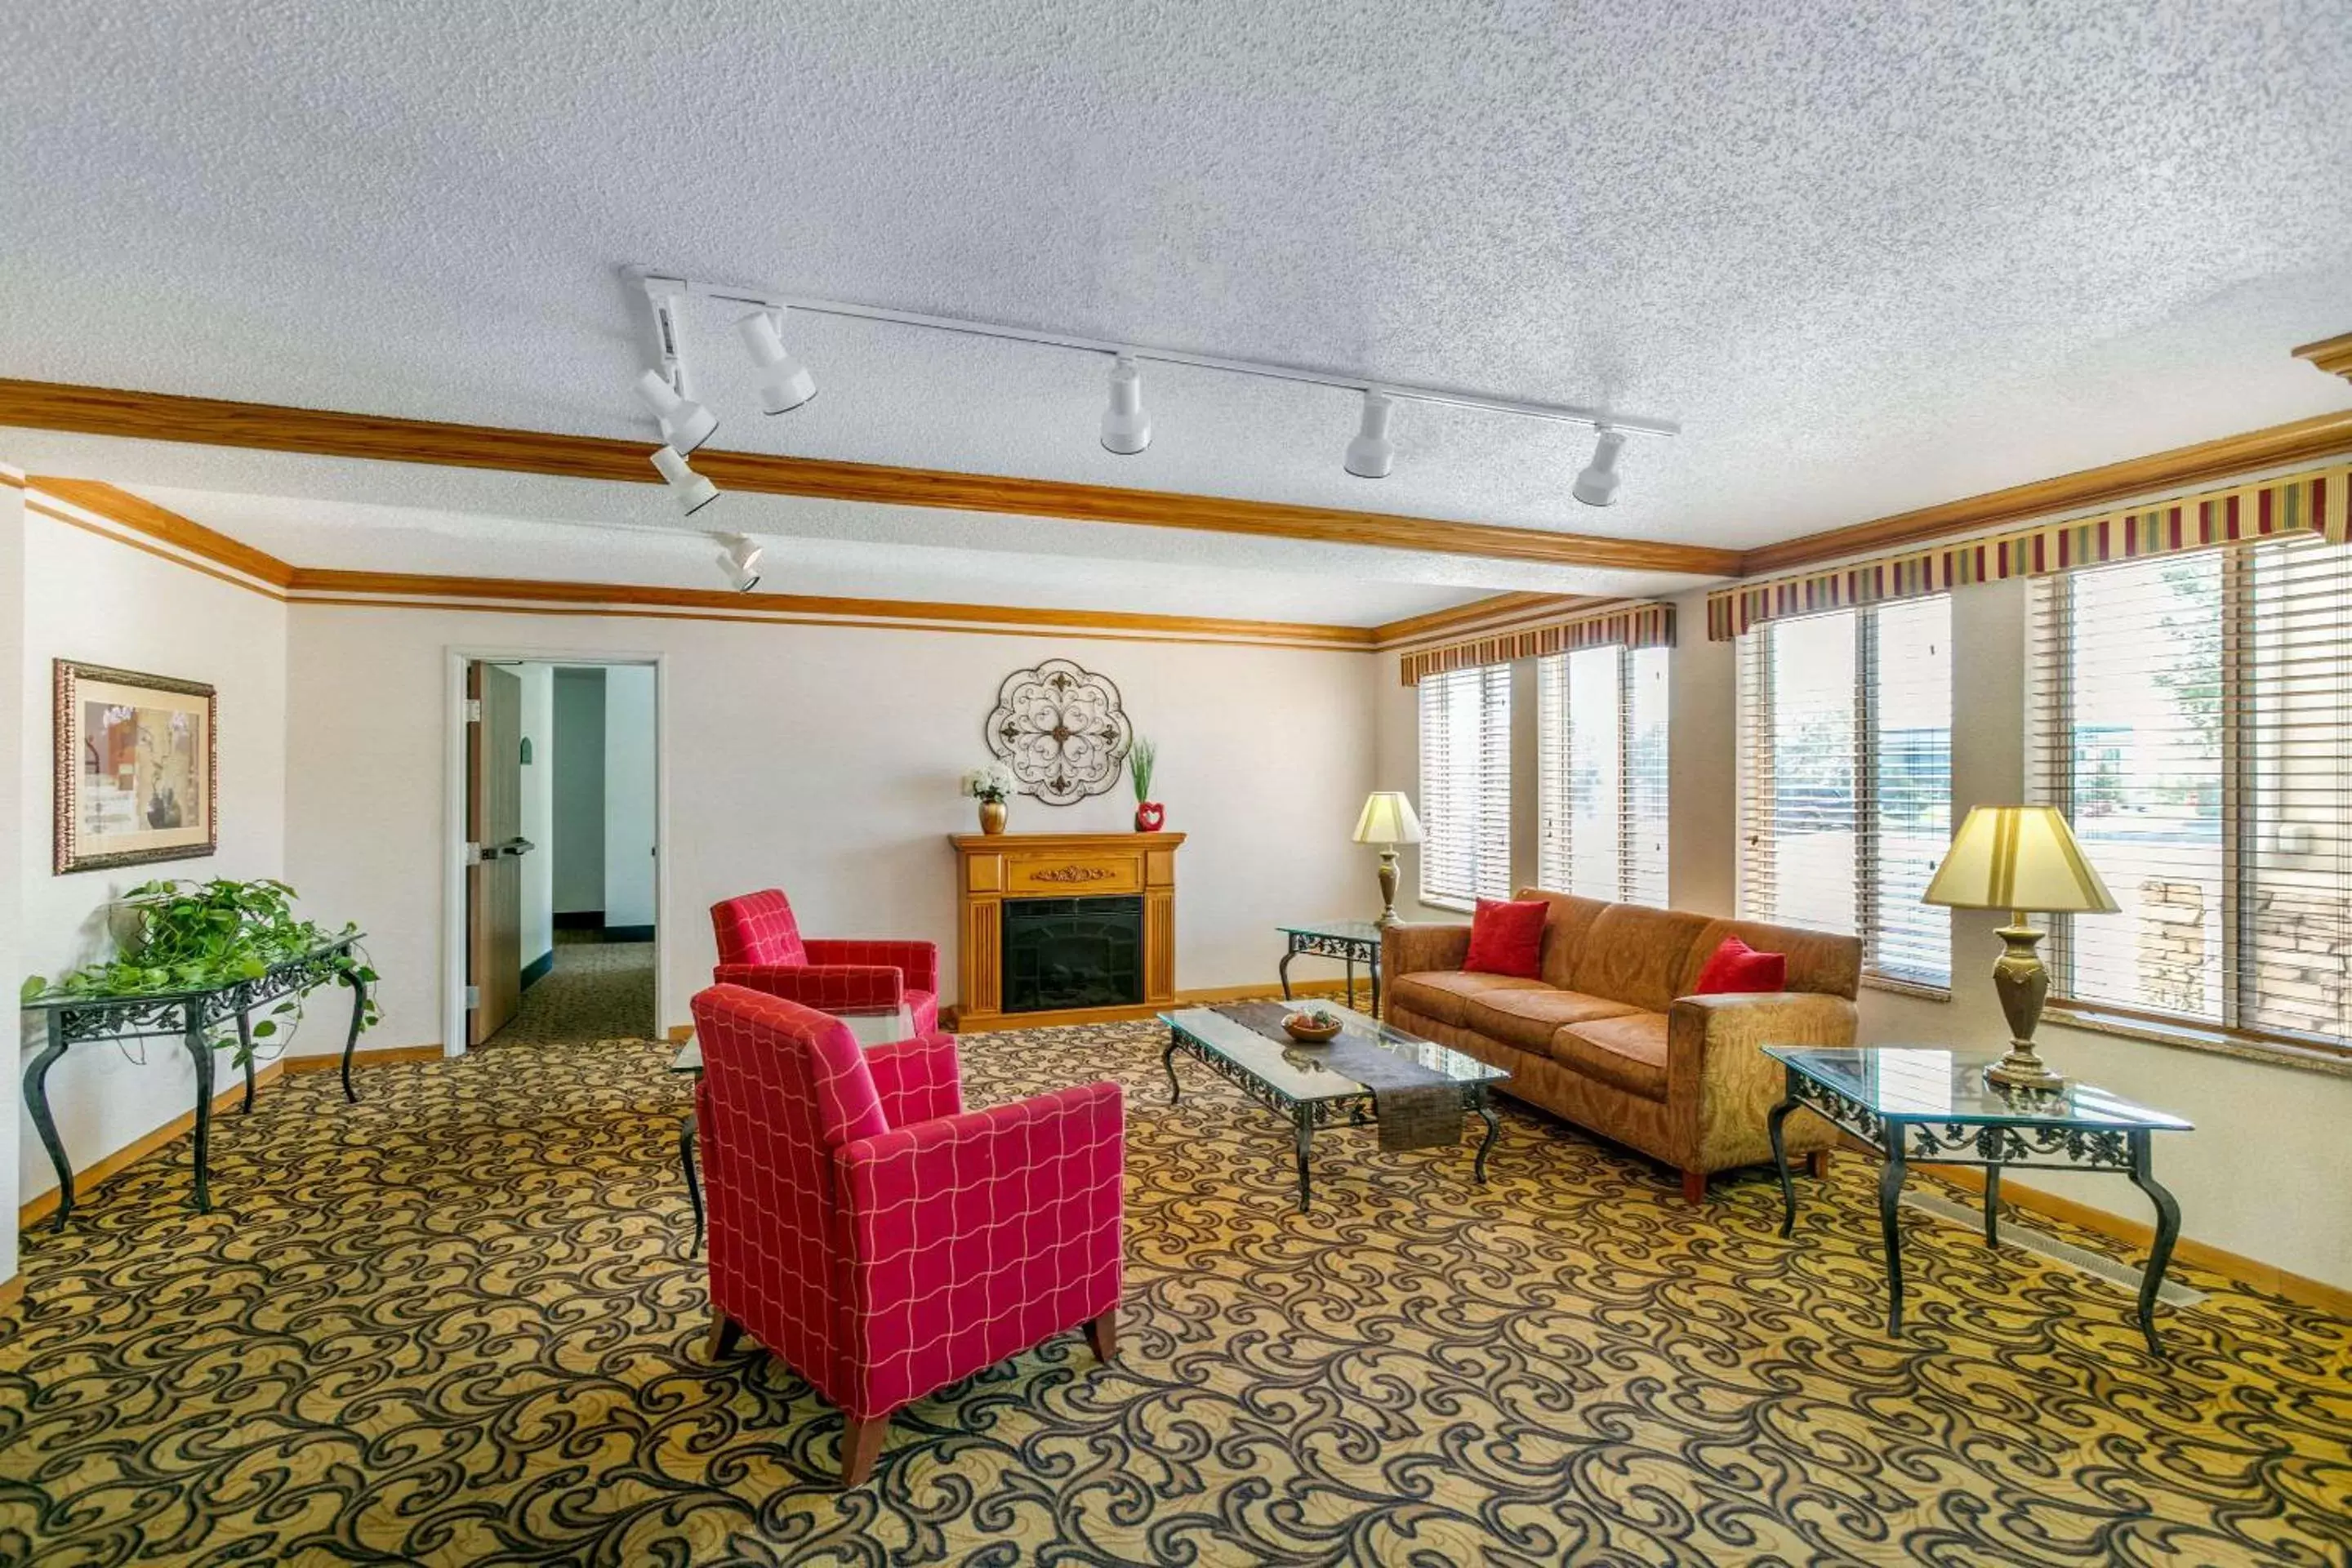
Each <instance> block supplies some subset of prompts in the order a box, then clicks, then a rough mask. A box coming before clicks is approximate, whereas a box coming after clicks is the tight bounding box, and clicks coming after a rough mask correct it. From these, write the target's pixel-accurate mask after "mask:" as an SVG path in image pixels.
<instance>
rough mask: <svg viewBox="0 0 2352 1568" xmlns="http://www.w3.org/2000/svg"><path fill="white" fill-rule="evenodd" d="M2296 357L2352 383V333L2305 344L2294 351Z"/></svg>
mask: <svg viewBox="0 0 2352 1568" xmlns="http://www.w3.org/2000/svg"><path fill="white" fill-rule="evenodd" d="M2294 357H2295V358H2297V359H2307V360H2309V361H2310V362H2311V363H2313V364H2315V365H2317V366H2318V367H2319V368H2320V369H2321V370H2324V371H2326V373H2327V374H2330V375H2340V376H2342V377H2343V378H2344V379H2345V380H2347V381H2352V332H2346V333H2344V334H2343V335H2342V336H2340V337H2333V338H2323V339H2321V340H2320V341H2319V342H2315V343H2305V344H2304V345H2303V346H2302V347H2301V348H2299V349H2297V350H2295V351H2294Z"/></svg>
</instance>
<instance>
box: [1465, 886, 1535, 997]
mask: <svg viewBox="0 0 2352 1568" xmlns="http://www.w3.org/2000/svg"><path fill="white" fill-rule="evenodd" d="M1550 912H1551V905H1550V904H1549V902H1548V901H1546V900H1542V899H1528V900H1509V901H1505V900H1501V899H1481V900H1478V910H1477V912H1476V913H1475V914H1474V915H1472V916H1471V917H1470V956H1469V957H1467V958H1465V959H1464V960H1463V961H1462V967H1463V968H1465V969H1467V970H1475V971H1476V972H1477V973H1481V974H1515V975H1517V976H1518V977H1519V978H1520V979H1522V980H1533V979H1536V978H1538V976H1539V975H1540V974H1541V973H1543V936H1544V917H1545V916H1546V915H1548V914H1549V913H1550Z"/></svg>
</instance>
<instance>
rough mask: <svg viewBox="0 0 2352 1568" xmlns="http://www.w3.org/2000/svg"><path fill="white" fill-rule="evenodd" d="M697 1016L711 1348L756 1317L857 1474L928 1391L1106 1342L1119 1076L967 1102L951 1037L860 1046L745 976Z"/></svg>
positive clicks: (848, 1477) (709, 994)
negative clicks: (1006, 1099)
mask: <svg viewBox="0 0 2352 1568" xmlns="http://www.w3.org/2000/svg"><path fill="white" fill-rule="evenodd" d="M694 1026H695V1032H696V1034H697V1036H698V1037H699V1039H700V1040H701V1043H702V1068H703V1071H702V1080H701V1082H700V1083H699V1084H698V1086H697V1088H696V1090H695V1096H696V1107H695V1110H696V1121H697V1122H698V1125H699V1128H700V1138H701V1144H702V1151H703V1160H704V1166H703V1173H704V1183H705V1185H706V1187H707V1189H708V1194H709V1196H708V1202H709V1213H710V1307H711V1312H712V1315H713V1320H714V1321H713V1322H712V1324H711V1343H710V1350H711V1355H712V1358H713V1359H714V1360H716V1359H718V1358H719V1357H721V1356H724V1355H726V1354H727V1353H728V1352H730V1350H732V1349H733V1348H734V1345H735V1342H736V1341H737V1339H738V1337H739V1336H740V1334H741V1333H742V1332H744V1331H749V1332H750V1333H751V1336H752V1337H753V1338H754V1339H756V1340H757V1341H758V1342H760V1343H761V1344H762V1345H764V1346H766V1347H767V1348H768V1349H769V1350H770V1351H772V1352H775V1353H776V1354H777V1355H780V1356H782V1358H783V1359H784V1361H785V1363H787V1364H788V1365H790V1366H791V1367H792V1369H793V1371H794V1372H797V1373H800V1374H801V1375H802V1376H803V1377H805V1378H807V1379H808V1380H809V1382H810V1383H812V1384H814V1385H815V1387H816V1391H817V1392H818V1393H819V1394H823V1395H824V1397H825V1398H826V1399H828V1400H830V1401H832V1402H833V1403H834V1404H835V1405H839V1406H840V1407H841V1410H842V1413H843V1415H845V1416H846V1417H847V1418H848V1427H847V1430H846V1431H845V1434H844V1436H843V1438H842V1450H841V1453H842V1458H841V1479H842V1484H843V1485H844V1486H853V1487H854V1486H856V1485H858V1484H860V1483H861V1482H863V1481H864V1480H865V1479H866V1476H867V1475H868V1474H869V1473H870V1472H871V1470H872V1469H873V1466H874V1461H875V1458H876V1457H877V1455H879V1454H880V1452H881V1449H882V1436H883V1433H884V1431H885V1430H886V1428H887V1426H888V1425H889V1419H890V1413H891V1412H892V1411H894V1410H896V1409H898V1407H899V1406H900V1405H905V1404H907V1403H908V1402H909V1401H911V1400H915V1399H919V1398H921V1397H922V1396H923V1395H924V1394H929V1393H930V1392H931V1391H932V1390H934V1389H937V1388H940V1387H943V1386H944V1385H946V1384H950V1383H953V1382H955V1381H957V1380H958V1379H960V1378H964V1377H969V1376H971V1374H972V1373H976V1372H979V1371H981V1370H982V1368H984V1367H988V1366H992V1365H993V1364H994V1363H997V1362H1000V1361H1003V1359H1004V1358H1005V1357H1007V1356H1010V1355H1015V1354H1018V1353H1019V1352H1022V1351H1024V1350H1027V1349H1029V1348H1031V1347H1032V1346H1034V1345H1036V1344H1038V1343H1040V1342H1043V1341H1045V1340H1046V1339H1048V1338H1051V1337H1052V1336H1053V1335H1055V1334H1058V1333H1060V1332H1062V1331H1065V1330H1067V1329H1072V1328H1076V1327H1078V1326H1080V1325H1084V1326H1085V1328H1086V1331H1087V1340H1088V1341H1089V1342H1091V1343H1092V1345H1093V1347H1094V1351H1095V1353H1096V1355H1097V1356H1098V1357H1099V1358H1100V1359H1102V1360H1103V1361H1106V1362H1108V1360H1110V1358H1111V1355H1112V1353H1113V1351H1114V1349H1115V1337H1114V1330H1115V1322H1116V1319H1115V1313H1116V1310H1117V1308H1118V1293H1119V1248H1120V1225H1121V1217H1122V1191H1121V1186H1120V1182H1121V1176H1122V1172H1123V1169H1124V1165H1125V1156H1126V1142H1127V1138H1126V1124H1125V1108H1124V1104H1123V1102H1122V1100H1121V1098H1120V1094H1119V1088H1118V1085H1117V1084H1115V1083H1090V1084H1084V1085H1081V1086H1079V1087H1077V1088H1075V1089H1056V1090H1055V1091H1054V1092H1053V1093H1051V1094H1041V1095H1038V1096H1037V1097H1035V1098H1034V1099H1032V1100H1019V1101H1016V1102H1014V1103H1013V1104H1010V1105H992V1106H990V1107H988V1108H987V1109H986V1110H965V1109H964V1108H963V1089H962V1084H961V1077H960V1074H959V1072H958V1069H957V1065H956V1043H955V1038H954V1037H953V1036H950V1035H939V1034H933V1035H927V1036H924V1037H921V1038H919V1039H911V1040H901V1041H898V1042H897V1043H896V1044H893V1045H886V1046H877V1047H872V1048H870V1049H861V1048H860V1047H858V1044H857V1042H856V1039H855V1038H854V1037H852V1036H851V1034H850V1032H849V1026H847V1025H846V1024H844V1023H843V1022H842V1021H841V1020H840V1019H838V1018H832V1017H827V1016H825V1015H824V1014H822V1013H818V1012H814V1011H812V1010H811V1009H809V1008H807V1007H803V1006H802V1005H800V1004H798V1003H796V1002H792V1001H788V1000H786V999H784V998H782V997H779V996H772V995H768V994H763V993H761V992H757V991H751V990H746V989H745V988H743V987H741V986H740V985H714V986H712V987H711V988H710V989H709V990H708V991H705V992H703V993H702V994H700V995H698V996H697V997H696V998H695V999H694Z"/></svg>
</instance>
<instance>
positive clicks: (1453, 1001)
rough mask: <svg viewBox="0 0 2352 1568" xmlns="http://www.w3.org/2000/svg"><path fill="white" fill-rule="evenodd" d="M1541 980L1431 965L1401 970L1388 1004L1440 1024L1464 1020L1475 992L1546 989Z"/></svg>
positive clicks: (1459, 1022)
mask: <svg viewBox="0 0 2352 1568" xmlns="http://www.w3.org/2000/svg"><path fill="white" fill-rule="evenodd" d="M1548 989H1549V987H1548V986H1546V985H1545V984H1544V983H1543V982H1542V981H1540V980H1522V979H1520V978H1518V977H1517V975H1513V974H1473V973H1469V972H1467V971H1466V970H1460V969H1430V970H1424V971H1423V972H1422V973H1419V974H1400V975H1398V976H1397V977H1396V980H1395V982H1394V983H1393V984H1391V985H1390V986H1389V988H1388V999H1389V1005H1391V1006H1394V1007H1404V1008H1408V1009H1410V1010H1412V1012H1415V1013H1418V1014H1420V1015H1421V1016H1423V1017H1424V1018H1434V1019H1436V1020H1437V1021H1438V1022H1439V1023H1441V1024H1457V1025H1458V1024H1463V1023H1464V1022H1465V1019H1464V1016H1463V1015H1464V1008H1465V1006H1466V1005H1468V1003H1469V1001H1470V999H1471V998H1472V997H1474V996H1484V995H1486V994H1491V993H1494V992H1498V991H1543V990H1548Z"/></svg>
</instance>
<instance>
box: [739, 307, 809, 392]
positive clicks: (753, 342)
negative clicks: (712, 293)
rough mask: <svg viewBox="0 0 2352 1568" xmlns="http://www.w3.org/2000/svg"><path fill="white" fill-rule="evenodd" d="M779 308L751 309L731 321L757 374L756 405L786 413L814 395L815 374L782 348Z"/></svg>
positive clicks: (787, 350)
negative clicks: (739, 317)
mask: <svg viewBox="0 0 2352 1568" xmlns="http://www.w3.org/2000/svg"><path fill="white" fill-rule="evenodd" d="M782 315H783V312H782V311H781V310H773V311H771V310H754V311H752V312H751V314H750V315H748V316H746V317H744V318H743V319H742V320H741V321H738V322H736V323H735V331H736V332H737V333H738V334H739V335H740V336H741V338H742V340H743V347H744V348H745V349H746V350H747V351H748V352H749V353H751V364H752V367H753V368H754V369H755V370H757V371H758V372H759V373H760V374H759V387H760V406H761V408H764V409H766V410H767V411H768V412H769V413H771V414H789V413H791V412H792V411H793V409H795V408H798V407H799V406H800V405H802V404H803V403H806V402H807V401H808V400H809V399H810V398H812V397H814V396H815V395H816V377H814V376H813V375H811V374H809V368H808V366H806V365H804V364H803V363H801V362H800V361H799V360H797V359H794V358H793V355H792V352H791V351H790V350H789V349H787V348H785V347H784V336H783V333H782V331H781V330H780V329H779V327H778V325H777V323H778V321H780V320H781V319H782Z"/></svg>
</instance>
